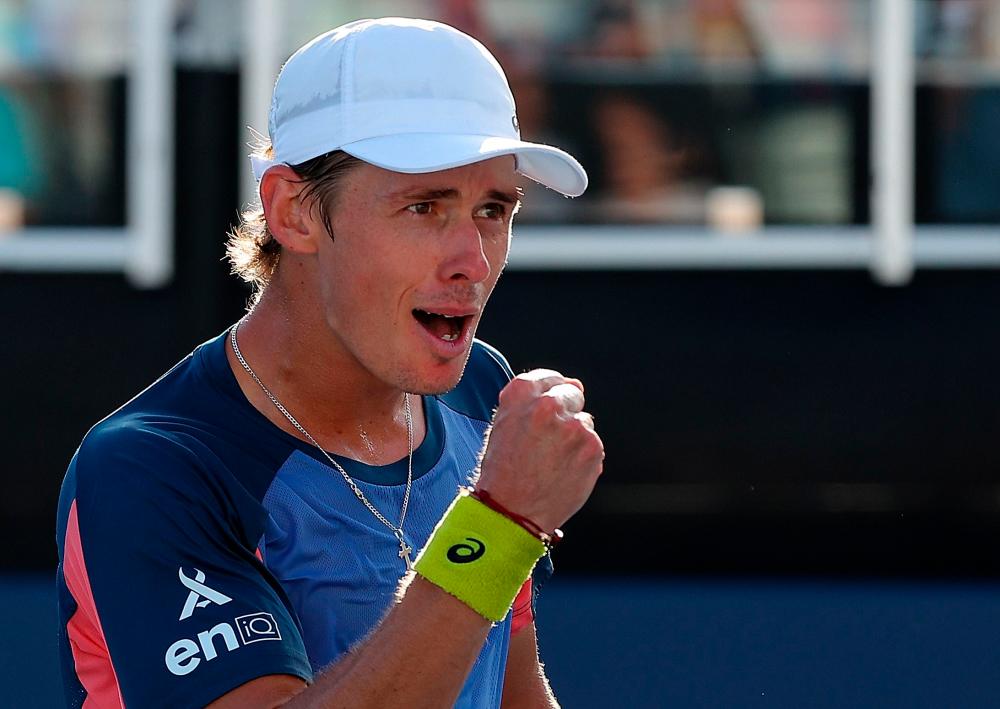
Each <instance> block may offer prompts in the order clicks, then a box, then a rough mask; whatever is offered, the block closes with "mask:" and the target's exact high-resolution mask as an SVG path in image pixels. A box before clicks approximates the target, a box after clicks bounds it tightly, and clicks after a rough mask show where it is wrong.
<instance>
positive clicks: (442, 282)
mask: <svg viewBox="0 0 1000 709" xmlns="http://www.w3.org/2000/svg"><path fill="white" fill-rule="evenodd" d="M269 134H270V135H269V137H270V145H268V146H266V147H265V148H264V149H262V150H261V151H260V153H259V154H257V155H256V156H255V157H254V168H255V171H256V174H257V176H258V178H259V180H260V201H261V204H260V209H259V210H257V211H256V212H251V213H248V214H247V215H245V216H244V223H243V224H242V226H241V227H240V228H239V229H238V230H237V232H236V234H235V235H234V236H233V238H232V240H231V243H230V248H229V253H230V257H231V259H232V262H233V264H234V268H235V270H236V271H237V272H238V273H239V274H240V275H242V276H243V277H244V278H246V279H247V280H250V281H252V282H254V283H255V284H256V285H257V287H258V288H257V296H256V298H255V301H254V305H253V307H252V308H251V309H250V311H249V313H248V314H247V315H246V316H245V317H244V318H242V319H241V320H240V321H239V322H237V323H236V324H234V325H233V326H232V327H231V328H229V329H228V330H227V331H226V332H224V333H223V334H221V335H220V336H218V337H217V338H215V339H213V340H211V341H209V342H207V343H204V344H203V345H201V346H199V347H198V348H197V349H195V351H194V352H193V353H192V354H190V355H189V356H188V357H187V358H185V359H184V360H183V361H181V362H180V363H178V364H177V365H176V366H175V367H174V368H173V369H171V370H170V371H169V372H167V373H166V374H164V375H163V376H162V377H161V378H160V379H158V380H157V381H156V382H155V383H154V384H153V385H152V386H150V387H149V388H148V389H146V390H145V391H144V392H142V393H141V394H139V395H138V396H137V397H136V398H134V399H133V400H132V401H130V402H129V403H127V404H126V405H125V406H123V407H122V408H121V409H119V410H118V411H116V412H115V413H113V414H112V415H111V416H109V417H108V418H106V419H104V420H103V421H102V422H100V423H99V424H97V425H96V426H95V427H94V428H93V429H92V430H91V431H90V432H89V433H88V434H87V436H86V437H85V439H84V441H83V443H82V444H81V446H80V448H79V450H78V451H77V453H76V455H75V456H74V458H73V460H72V462H71V463H70V466H69V470H68V472H67V475H66V479H65V482H64V485H63V490H62V495H61V499H60V506H59V517H58V532H57V534H58V545H59V552H60V560H61V562H60V565H59V572H58V584H59V603H60V612H61V616H62V623H61V637H60V644H61V651H62V666H63V676H64V681H65V686H66V699H67V703H68V705H69V706H71V707H81V706H83V707H123V706H127V707H175V708H176V707H201V706H206V705H210V706H212V707H240V708H245V707H275V706H283V705H287V706H289V707H292V706H295V707H445V706H461V707H497V706H501V705H503V706H515V707H553V706H557V705H556V701H555V698H554V697H553V695H552V693H551V691H550V689H549V687H548V685H547V682H546V679H545V676H544V674H543V672H542V668H541V664H540V662H539V659H538V651H537V644H536V636H535V628H534V607H533V600H534V595H535V593H536V592H537V590H538V586H539V584H540V582H541V581H542V580H544V578H545V576H547V574H548V573H549V572H550V571H551V565H550V562H549V557H548V550H549V547H550V546H551V545H552V544H553V543H554V542H555V541H557V540H558V539H559V538H560V537H561V532H559V531H558V528H559V526H560V525H562V524H563V523H564V522H565V521H566V520H567V519H569V518H570V517H571V516H572V515H573V514H574V513H575V512H576V511H577V510H578V509H579V508H580V507H581V506H582V505H583V504H584V502H585V501H586V499H587V497H588V496H589V495H590V492H591V490H592V488H593V486H594V484H595V482H596V480H597V477H598V476H599V475H600V473H601V470H602V464H603V463H602V461H603V458H604V452H603V446H602V443H601V440H600V438H599V437H598V436H597V434H596V433H595V431H594V426H593V420H592V418H591V417H590V415H589V414H587V413H586V412H585V411H584V394H583V386H582V385H581V383H580V382H579V381H577V380H575V379H571V378H567V377H565V376H563V375H561V374H559V373H558V372H555V371H551V370H535V371H531V372H528V373H526V374H521V375H518V376H516V377H515V376H513V375H512V373H511V370H510V368H509V367H508V365H507V362H506V361H505V360H504V358H503V356H501V355H500V353H499V352H497V351H496V350H494V349H493V348H491V347H490V346H488V345H486V344H484V343H482V342H480V341H478V340H475V339H474V335H475V332H476V328H477V326H478V324H479V320H480V318H481V317H482V315H483V309H484V307H485V305H486V301H487V300H488V299H489V296H490V293H491V292H492V290H493V287H494V286H495V285H496V282H497V279H498V277H499V276H500V273H501V271H502V270H503V267H504V264H505V263H506V260H507V253H508V248H509V245H510V235H511V222H512V219H513V217H514V214H515V212H516V211H517V209H518V206H519V197H518V195H519V187H518V184H519V180H520V179H522V176H524V177H528V178H530V179H532V180H535V181H538V182H540V183H542V184H544V185H547V186H548V187H550V188H552V189H554V190H557V191H559V192H561V193H563V194H565V195H569V196H576V195H579V194H581V193H582V192H583V191H584V189H585V188H586V185H587V177H586V173H585V172H584V171H583V168H581V167H580V165H579V163H577V161H576V160H575V159H573V158H572V157H571V156H569V155H568V154H566V153H564V152H562V151H561V150H558V149H556V148H553V147H549V146H545V145H539V144H533V143H528V142H524V141H522V140H521V139H520V136H519V133H518V127H517V118H516V116H515V112H514V100H513V98H512V97H511V94H510V90H509V89H508V86H507V81H506V79H505V77H504V74H503V72H502V70H501V68H500V66H499V65H498V64H497V62H496V60H495V59H494V58H493V57H492V56H491V55H490V54H489V53H488V51H487V50H486V49H485V48H484V47H483V46H482V45H481V44H480V43H479V42H477V41H476V40H475V39H473V38H471V37H468V36H467V35H465V34H462V33H461V32H459V31H457V30H455V29H453V28H451V27H448V26H446V25H442V24H438V23H435V22H427V21H421V20H403V19H382V20H363V21H359V22H354V23H351V24H348V25H344V26H342V27H339V28H337V29H335V30H332V31H331V32H328V33H326V34H323V35H321V36H319V37H317V38H316V39H314V40H313V41H311V42H309V43H308V44H306V45H305V46H304V47H302V48H301V49H299V50H298V51H297V52H296V53H295V54H294V55H293V56H292V57H291V58H290V59H289V60H288V62H287V63H286V64H285V66H284V68H283V69H282V71H281V73H280V75H279V77H278V80H277V83H276V85H275V88H274V97H273V102H272V105H271V112H270V121H269ZM552 326H553V327H559V323H557V322H554V323H552Z"/></svg>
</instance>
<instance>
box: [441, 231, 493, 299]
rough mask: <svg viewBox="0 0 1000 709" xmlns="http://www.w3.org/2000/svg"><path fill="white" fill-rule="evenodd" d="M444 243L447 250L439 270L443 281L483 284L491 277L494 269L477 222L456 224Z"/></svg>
mask: <svg viewBox="0 0 1000 709" xmlns="http://www.w3.org/2000/svg"><path fill="white" fill-rule="evenodd" d="M444 241H445V243H446V244H447V248H446V253H445V255H444V258H442V260H441V267H440V270H439V274H440V276H441V278H442V280H445V281H448V282H455V281H469V282H471V283H481V282H483V281H485V280H487V279H488V278H489V277H490V274H491V273H492V272H493V267H492V266H491V265H490V260H489V258H488V257H487V255H486V251H485V249H484V248H483V236H482V234H481V233H480V232H479V227H478V226H477V225H476V222H475V220H473V219H471V218H469V219H463V220H461V222H460V223H457V224H455V225H454V226H453V228H452V229H450V230H449V234H448V236H447V238H446V239H445V240H444Z"/></svg>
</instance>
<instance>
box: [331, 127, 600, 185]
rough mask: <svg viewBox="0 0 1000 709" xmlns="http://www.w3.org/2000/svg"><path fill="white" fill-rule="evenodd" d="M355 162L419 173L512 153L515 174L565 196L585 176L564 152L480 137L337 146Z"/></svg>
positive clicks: (389, 139) (394, 138) (384, 139)
mask: <svg viewBox="0 0 1000 709" xmlns="http://www.w3.org/2000/svg"><path fill="white" fill-rule="evenodd" d="M340 150H343V151H344V152H345V153H348V154H350V155H353V156H354V157H356V158H358V159H359V160H364V161H365V162H367V163H370V164H372V165H375V166H377V167H381V168H384V169H386V170H392V171H393V172H406V173H422V172H437V171H438V170H448V169H450V168H453V167H461V166H462V165H471V164H472V163H475V162H480V161H482V160H489V159H490V158H495V157H498V156H500V155H513V156H514V157H515V158H516V160H517V171H518V172H520V173H521V174H522V175H524V176H525V177H529V178H531V179H532V180H534V181H535V182H538V183H540V184H543V185H545V186H546V187H549V188H551V189H553V190H555V191H556V192H561V193H562V194H564V195H566V196H567V197H579V196H580V195H582V194H583V192H584V190H586V189H587V172H586V171H585V170H584V169H583V166H582V165H581V164H580V163H579V162H577V160H576V158H574V157H573V156H572V155H570V154H569V153H567V152H565V151H563V150H560V149H559V148H554V147H552V146H551V145H543V144H541V143H528V142H526V141H523V140H517V139H515V138H497V137H492V136H482V135H454V134H437V133H421V134H419V135H388V136H380V137H377V138H366V139H365V140H359V141H356V142H354V143H348V144H347V145H343V146H341V147H340Z"/></svg>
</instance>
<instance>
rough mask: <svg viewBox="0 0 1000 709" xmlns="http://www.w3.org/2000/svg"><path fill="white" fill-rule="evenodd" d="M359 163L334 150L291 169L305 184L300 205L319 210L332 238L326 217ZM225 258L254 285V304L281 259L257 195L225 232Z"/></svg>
mask: <svg viewBox="0 0 1000 709" xmlns="http://www.w3.org/2000/svg"><path fill="white" fill-rule="evenodd" d="M258 154H260V155H262V156H263V157H265V158H268V159H270V158H272V157H273V155H274V150H273V148H272V147H271V146H270V145H263V146H260V147H259V148H258ZM360 164H361V160H359V159H358V158H356V157H354V156H352V155H348V154H347V153H345V152H343V151H340V150H334V151H332V152H329V153H326V154H325V155H320V156H319V157H317V158H312V159H311V160H306V161H305V162H302V163H299V164H297V165H292V166H291V168H292V169H293V170H294V171H295V172H296V174H298V176H299V177H300V178H301V179H300V180H299V183H300V184H303V185H305V188H304V189H303V191H302V199H303V202H304V203H306V204H308V205H309V208H310V209H319V210H320V216H321V218H322V219H323V226H325V227H326V232H327V234H329V235H330V238H331V239H332V238H333V228H332V226H331V222H330V215H331V213H332V210H333V207H334V205H335V203H336V199H337V194H338V188H339V187H340V182H341V180H343V178H344V176H345V175H346V174H347V173H348V172H349V171H350V170H352V169H353V168H355V167H357V166H358V165H360ZM226 258H228V259H229V264H230V266H231V267H232V272H233V273H234V274H236V275H237V276H239V277H240V278H242V279H243V280H244V281H246V282H247V283H250V284H252V285H253V286H254V290H255V295H254V301H256V300H258V299H259V298H260V295H261V293H263V291H264V288H266V287H267V284H268V283H269V282H270V280H271V278H272V277H273V276H274V272H275V270H276V269H277V268H278V261H279V259H280V258H281V244H280V243H278V240H277V239H275V238H274V236H273V235H272V234H271V232H270V230H269V229H268V228H267V221H266V220H265V219H264V208H263V206H262V205H261V203H260V196H259V195H258V197H257V198H256V199H255V200H254V201H253V203H251V204H250V205H249V206H248V207H247V208H246V209H244V210H243V212H242V213H241V214H240V223H239V225H238V226H237V227H236V228H235V229H233V230H232V231H231V232H230V233H229V240H228V242H227V243H226Z"/></svg>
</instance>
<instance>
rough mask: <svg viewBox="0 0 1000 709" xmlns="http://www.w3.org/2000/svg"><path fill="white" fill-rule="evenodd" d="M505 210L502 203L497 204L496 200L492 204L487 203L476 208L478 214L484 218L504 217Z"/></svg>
mask: <svg viewBox="0 0 1000 709" xmlns="http://www.w3.org/2000/svg"><path fill="white" fill-rule="evenodd" d="M504 214H505V210H504V207H503V205H502V204H497V203H496V202H494V203H492V204H485V205H483V206H482V207H480V208H479V209H478V210H476V216H477V217H482V218H483V219H503V216H504Z"/></svg>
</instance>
